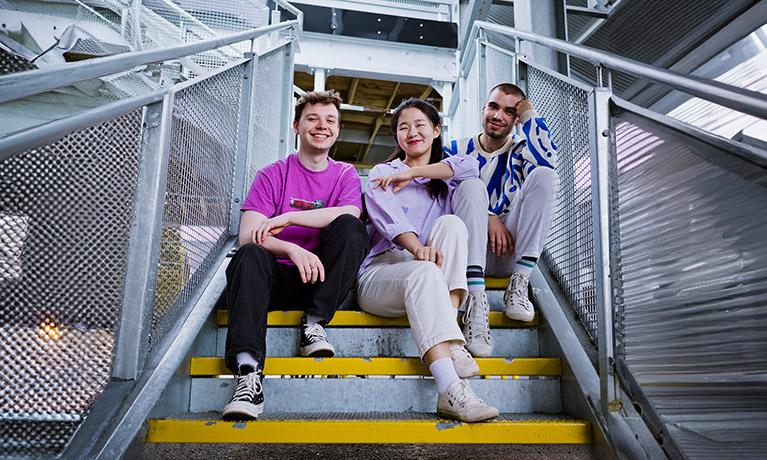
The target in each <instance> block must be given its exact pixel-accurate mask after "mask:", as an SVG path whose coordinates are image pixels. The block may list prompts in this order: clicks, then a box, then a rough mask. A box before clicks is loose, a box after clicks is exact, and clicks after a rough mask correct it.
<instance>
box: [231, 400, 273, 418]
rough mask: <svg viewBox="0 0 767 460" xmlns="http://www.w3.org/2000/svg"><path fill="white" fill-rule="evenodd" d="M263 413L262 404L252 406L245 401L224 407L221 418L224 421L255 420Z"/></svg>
mask: <svg viewBox="0 0 767 460" xmlns="http://www.w3.org/2000/svg"><path fill="white" fill-rule="evenodd" d="M263 412H264V403H261V404H252V403H249V402H245V401H234V402H230V403H229V404H227V405H226V407H224V410H222V411H221V417H222V418H223V419H224V420H245V419H249V418H250V419H256V418H258V416H259V415H261V414H262V413H263Z"/></svg>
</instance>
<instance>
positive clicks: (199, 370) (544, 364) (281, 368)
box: [190, 358, 562, 376]
mask: <svg viewBox="0 0 767 460" xmlns="http://www.w3.org/2000/svg"><path fill="white" fill-rule="evenodd" d="M476 361H477V364H479V373H480V375H536V376H560V375H562V364H561V362H560V360H559V359H558V358H477V359H476ZM190 373H191V375H192V376H210V375H231V374H232V373H231V372H230V371H229V369H227V368H226V366H225V365H224V359H223V358H192V362H191V369H190ZM264 375H431V373H430V372H429V368H428V367H427V366H426V365H425V364H423V363H422V362H421V360H420V359H418V358H269V359H267V360H266V364H264Z"/></svg>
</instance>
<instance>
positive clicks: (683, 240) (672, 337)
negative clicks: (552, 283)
mask: <svg viewBox="0 0 767 460" xmlns="http://www.w3.org/2000/svg"><path fill="white" fill-rule="evenodd" d="M612 122H613V124H614V130H615V132H616V137H617V155H618V170H619V182H618V185H619V211H620V217H621V218H620V232H621V242H622V245H621V246H622V254H621V264H622V270H623V296H624V299H623V303H622V304H619V305H618V307H619V309H618V311H617V313H618V324H619V326H620V329H619V332H620V334H619V335H618V338H617V339H618V345H619V352H620V354H621V355H622V356H624V357H625V360H626V362H627V364H628V366H629V369H630V370H631V372H632V374H633V375H634V376H635V377H636V379H637V380H638V382H639V383H640V384H642V388H643V390H644V392H645V394H646V395H647V396H648V398H649V399H650V401H651V402H652V404H653V406H654V407H655V408H656V410H658V411H659V413H660V414H661V417H662V419H663V420H664V421H665V422H667V423H668V425H669V431H670V433H671V434H672V435H673V436H674V439H675V440H676V441H677V442H678V443H679V444H680V446H681V447H682V449H683V450H684V451H685V453H686V454H687V455H689V457H690V458H701V459H702V458H759V457H761V456H763V452H764V451H765V449H767V440H766V439H765V437H764V427H765V426H767V415H765V414H767V386H765V384H764V382H765V381H767V340H765V330H767V308H765V307H766V306H767V289H765V286H767V269H766V268H765V267H767V245H765V243H764V241H765V235H767V213H766V212H765V203H767V174H765V170H764V168H761V167H758V166H755V165H753V164H751V163H748V162H746V161H744V160H741V159H740V158H738V157H736V156H734V155H732V154H730V153H728V152H724V151H720V150H718V149H716V148H714V147H711V146H709V145H707V144H704V143H703V142H700V141H698V140H697V139H695V138H692V137H689V136H684V135H681V134H679V133H677V132H676V131H671V130H668V129H665V128H663V127H662V126H660V125H657V124H656V123H654V122H650V121H648V120H646V119H643V118H640V117H638V116H636V115H632V114H630V113H624V114H620V115H616V116H614V118H613V120H612Z"/></svg>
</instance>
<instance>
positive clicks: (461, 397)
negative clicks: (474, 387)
mask: <svg viewBox="0 0 767 460" xmlns="http://www.w3.org/2000/svg"><path fill="white" fill-rule="evenodd" d="M471 396H474V398H473V399H476V400H477V401H471V399H472V398H471ZM453 397H454V400H455V402H457V403H458V404H460V405H462V406H464V407H469V406H470V405H471V404H470V403H472V402H474V403H476V402H481V400H480V399H479V398H477V396H476V395H473V394H470V390H469V384H468V383H466V381H464V380H461V384H460V385H458V391H456V392H455V394H453Z"/></svg>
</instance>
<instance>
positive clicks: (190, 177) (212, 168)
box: [151, 65, 243, 343]
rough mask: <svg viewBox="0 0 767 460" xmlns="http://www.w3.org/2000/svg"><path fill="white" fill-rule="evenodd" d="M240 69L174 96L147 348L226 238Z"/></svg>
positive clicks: (220, 75)
mask: <svg viewBox="0 0 767 460" xmlns="http://www.w3.org/2000/svg"><path fill="white" fill-rule="evenodd" d="M242 72H243V65H238V66H235V67H232V68H230V69H228V70H225V71H223V72H220V73H218V74H216V75H213V76H211V77H209V78H206V79H204V80H201V81H199V82H197V83H195V84H193V85H191V86H188V87H186V88H184V89H183V90H181V91H179V92H178V93H176V96H175V101H174V105H173V124H172V129H171V136H170V137H171V146H170V152H169V159H168V176H167V178H168V181H167V187H166V191H165V209H164V212H163V228H162V240H161V249H160V260H159V265H158V272H157V287H156V291H155V304H154V312H153V317H152V320H153V332H152V340H151V342H152V343H156V342H157V341H158V340H159V339H160V338H161V337H162V336H163V335H164V331H163V330H161V329H162V327H158V326H171V325H164V324H161V320H162V319H163V317H164V316H165V315H168V314H169V313H168V312H169V310H170V311H172V310H171V307H172V306H173V305H181V304H183V303H184V302H185V301H186V300H187V299H188V298H189V295H190V294H191V292H192V291H193V290H194V289H195V288H196V287H197V285H198V284H199V281H200V279H201V277H202V276H203V275H204V274H205V273H206V272H207V270H208V267H209V266H210V264H211V263H212V262H213V260H214V258H215V256H216V254H217V253H218V251H219V250H220V249H221V247H222V246H223V244H224V242H225V240H226V239H227V237H228V235H229V203H230V200H231V199H232V186H233V177H234V158H235V152H236V150H237V132H238V120H239V112H240V109H239V107H240V97H241V89H242Z"/></svg>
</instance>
